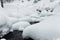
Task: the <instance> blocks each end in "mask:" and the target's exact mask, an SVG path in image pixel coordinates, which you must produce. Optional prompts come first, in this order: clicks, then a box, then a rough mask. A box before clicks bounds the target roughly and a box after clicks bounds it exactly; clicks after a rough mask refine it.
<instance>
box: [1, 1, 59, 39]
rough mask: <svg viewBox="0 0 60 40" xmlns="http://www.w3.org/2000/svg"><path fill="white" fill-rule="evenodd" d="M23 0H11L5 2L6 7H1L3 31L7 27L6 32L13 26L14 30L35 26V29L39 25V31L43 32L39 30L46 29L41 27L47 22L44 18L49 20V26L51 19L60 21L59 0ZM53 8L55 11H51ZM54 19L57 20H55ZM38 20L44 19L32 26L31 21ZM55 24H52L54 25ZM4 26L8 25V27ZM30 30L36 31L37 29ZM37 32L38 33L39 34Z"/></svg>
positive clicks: (27, 29)
mask: <svg viewBox="0 0 60 40" xmlns="http://www.w3.org/2000/svg"><path fill="white" fill-rule="evenodd" d="M23 1H24V2H22V0H21V1H18V0H15V1H14V2H11V3H4V8H1V7H0V25H2V26H3V27H2V31H4V30H5V29H6V31H4V33H6V32H7V31H8V32H9V30H8V29H9V28H11V27H12V30H24V29H25V28H26V29H25V30H26V31H29V29H30V28H32V27H33V28H32V29H34V28H35V27H36V26H38V27H37V33H41V32H40V31H38V30H41V29H42V30H44V28H40V27H41V26H43V27H45V25H44V23H46V22H44V21H42V20H47V22H48V25H49V26H50V22H51V21H52V22H54V24H55V23H56V22H57V20H58V22H59V20H60V19H59V16H58V15H59V13H60V12H59V10H60V9H59V7H60V6H59V5H60V4H59V3H60V1H59V0H55V1H54V2H50V0H41V1H38V2H37V3H34V0H30V1H27V0H23ZM37 9H38V10H40V11H41V12H39V11H37ZM47 10H48V11H47ZM51 10H53V12H50V11H51ZM54 14H56V16H54ZM50 16H54V17H51V18H50ZM57 16H58V17H57ZM55 17H56V19H55ZM48 18H50V19H48ZM52 18H53V19H52ZM54 19H55V21H53V20H54ZM36 21H40V22H41V21H42V22H41V23H39V24H35V26H33V25H31V26H30V24H29V23H30V22H36ZM54 24H53V25H52V26H54ZM57 24H58V23H57ZM4 26H6V27H7V28H6V27H4ZM39 26H40V27H39ZM46 26H47V24H46ZM4 28H5V29H4ZM39 28H40V29H39ZM53 28H54V27H53ZM45 29H46V28H45ZM47 30H48V29H47ZM30 31H32V33H34V32H35V29H34V30H30ZM30 31H29V32H28V34H27V35H29V34H30ZM24 32H25V31H24ZM42 32H44V31H42ZM4 33H2V34H4ZM37 33H36V35H38V34H37ZM31 35H32V37H34V36H35V35H33V34H31ZM43 35H44V34H43ZM29 36H30V35H29ZM38 36H39V35H38ZM38 36H36V38H37V39H40V37H38Z"/></svg>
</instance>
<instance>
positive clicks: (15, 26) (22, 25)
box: [11, 21, 30, 31]
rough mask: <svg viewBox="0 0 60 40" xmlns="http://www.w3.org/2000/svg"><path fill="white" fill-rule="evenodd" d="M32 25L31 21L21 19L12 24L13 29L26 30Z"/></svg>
mask: <svg viewBox="0 0 60 40" xmlns="http://www.w3.org/2000/svg"><path fill="white" fill-rule="evenodd" d="M28 26H30V23H29V22H25V21H20V22H17V23H15V24H13V25H12V28H11V31H13V30H19V31H21V30H24V29H25V28H26V27H28Z"/></svg>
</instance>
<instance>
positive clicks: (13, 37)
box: [3, 30, 33, 40]
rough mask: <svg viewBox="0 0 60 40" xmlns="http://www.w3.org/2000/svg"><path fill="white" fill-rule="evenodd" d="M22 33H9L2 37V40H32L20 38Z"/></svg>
mask: <svg viewBox="0 0 60 40" xmlns="http://www.w3.org/2000/svg"><path fill="white" fill-rule="evenodd" d="M22 32H23V31H18V30H15V31H13V32H10V33H8V34H7V35H5V36H3V38H5V39H7V40H33V39H31V38H28V39H23V38H22Z"/></svg>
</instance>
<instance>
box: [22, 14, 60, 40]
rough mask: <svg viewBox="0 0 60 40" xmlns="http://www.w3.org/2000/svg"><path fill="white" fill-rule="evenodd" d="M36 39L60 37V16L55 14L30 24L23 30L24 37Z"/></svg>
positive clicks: (48, 39) (44, 39)
mask: <svg viewBox="0 0 60 40" xmlns="http://www.w3.org/2000/svg"><path fill="white" fill-rule="evenodd" d="M29 37H30V38H32V39H34V40H54V39H59V38H60V16H57V15H54V16H51V17H49V18H47V19H46V20H44V21H42V22H40V23H37V24H34V25H31V26H28V27H27V28H25V29H24V30H23V38H29Z"/></svg>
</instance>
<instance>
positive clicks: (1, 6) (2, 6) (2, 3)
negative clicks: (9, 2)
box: [1, 0, 4, 8]
mask: <svg viewBox="0 0 60 40" xmlns="http://www.w3.org/2000/svg"><path fill="white" fill-rule="evenodd" d="M1 7H2V8H4V5H3V0H1Z"/></svg>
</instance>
